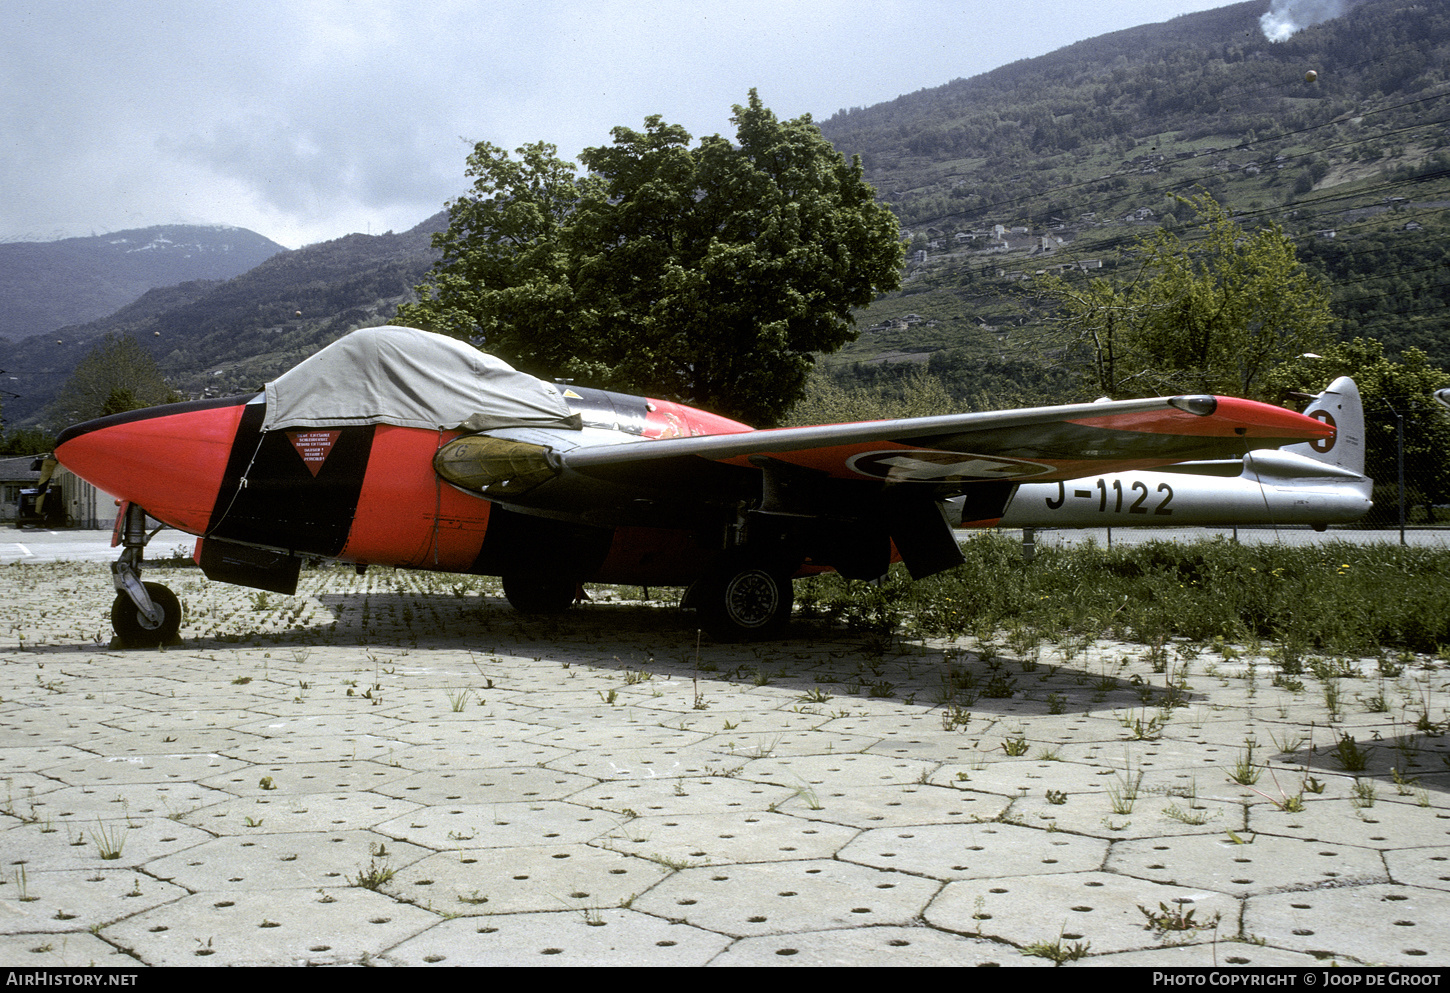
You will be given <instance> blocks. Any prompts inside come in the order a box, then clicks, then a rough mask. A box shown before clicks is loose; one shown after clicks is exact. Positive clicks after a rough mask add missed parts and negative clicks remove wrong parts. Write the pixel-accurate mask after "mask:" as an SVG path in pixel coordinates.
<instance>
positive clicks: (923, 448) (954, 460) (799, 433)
mask: <svg viewBox="0 0 1450 993" xmlns="http://www.w3.org/2000/svg"><path fill="white" fill-rule="evenodd" d="M1333 433H1334V429H1333V428H1332V427H1329V426H1327V425H1325V424H1323V423H1322V422H1319V421H1315V420H1311V419H1310V418H1307V417H1303V416H1302V415H1300V414H1297V413H1294V412H1293V411H1289V410H1285V409H1283V408H1280V407H1273V406H1270V405H1268V404H1262V403H1256V402H1254V401H1251V400H1240V399H1235V398H1229V397H1209V396H1183V397H1165V398H1157V399H1149V400H1122V401H1113V402H1099V403H1088V404H1071V405H1065V406H1056V407H1036V408H1029V409H1024V410H1006V411H992V412H986V413H972V414H949V415H945V416H939V417H920V418H910V419H905V420H889V421H868V422H861V423H854V424H827V425H820V426H815V427H805V428H780V429H775V430H765V431H747V432H742V433H739V434H725V435H710V436H706V437H696V438H670V439H662V440H654V441H642V442H639V443H637V444H624V445H619V444H610V445H589V444H587V443H586V444H583V445H581V446H579V447H576V448H572V449H570V450H568V451H563V452H559V453H558V454H559V459H560V462H561V463H562V467H563V468H564V469H566V470H570V471H573V472H577V473H581V474H583V475H586V476H588V475H594V476H614V475H616V474H617V472H618V471H619V470H625V471H627V472H628V473H629V474H630V475H632V476H634V477H635V478H636V479H640V478H641V477H643V478H645V479H649V477H654V476H660V475H663V476H666V477H667V476H669V475H671V474H672V473H673V472H674V471H677V470H676V469H672V468H670V467H671V466H675V467H679V466H681V465H682V460H683V462H689V461H692V460H706V461H710V462H716V463H726V464H733V465H736V466H742V467H745V466H756V467H760V466H762V465H764V464H773V465H782V464H784V465H793V466H797V467H799V468H801V469H804V470H814V472H815V473H816V474H821V475H825V476H829V477H832V478H837V479H855V480H876V481H880V482H887V483H908V484H909V483H927V484H937V485H942V484H947V485H953V484H966V483H973V482H979V481H984V480H1012V481H1022V480H1026V479H1033V480H1034V481H1038V482H1049V481H1055V480H1058V479H1074V478H1077V477H1079V476H1083V475H1086V474H1089V473H1096V472H1109V471H1114V470H1125V469H1146V468H1152V467H1154V466H1161V465H1168V464H1171V463H1175V462H1183V461H1189V460H1204V459H1215V458H1225V457H1230V456H1242V455H1243V454H1244V453H1245V452H1247V451H1249V450H1250V449H1254V448H1268V447H1278V446H1280V445H1287V444H1294V443H1296V442H1303V441H1309V440H1316V439H1321V438H1326V437H1330V436H1332V435H1333ZM652 464H657V465H652ZM650 482H654V483H659V482H667V480H663V479H650Z"/></svg>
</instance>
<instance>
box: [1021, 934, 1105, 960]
mask: <svg viewBox="0 0 1450 993" xmlns="http://www.w3.org/2000/svg"><path fill="white" fill-rule="evenodd" d="M1068 937H1069V935H1068V934H1067V932H1066V930H1063V931H1061V932H1059V933H1058V935H1057V937H1056V938H1055V939H1052V940H1050V941H1034V942H1033V943H1032V944H1030V945H1023V946H1022V954H1023V955H1029V956H1032V957H1033V958H1040V959H1050V960H1051V961H1052V962H1053V963H1054V964H1056V965H1062V963H1064V962H1075V961H1077V960H1078V959H1080V958H1082V957H1083V956H1084V955H1086V954H1087V953H1088V949H1089V948H1091V947H1092V942H1090V941H1073V942H1071V943H1070V944H1068V943H1066V942H1067V939H1068ZM1071 937H1073V938H1080V937H1082V936H1081V935H1072V936H1071Z"/></svg>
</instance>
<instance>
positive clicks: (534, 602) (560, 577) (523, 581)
mask: <svg viewBox="0 0 1450 993" xmlns="http://www.w3.org/2000/svg"><path fill="white" fill-rule="evenodd" d="M578 589H579V584H578V583H576V582H575V581H574V578H573V577H572V576H570V575H568V574H567V573H533V572H529V573H511V574H509V575H506V576H504V577H503V595H504V596H505V597H507V598H508V602H509V605H510V606H511V607H513V608H514V609H515V610H517V611H518V612H519V613H521V614H560V613H563V612H564V611H566V610H568V609H569V607H570V605H572V604H573V603H574V595H575V593H576V592H577V591H578Z"/></svg>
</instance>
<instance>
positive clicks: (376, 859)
mask: <svg viewBox="0 0 1450 993" xmlns="http://www.w3.org/2000/svg"><path fill="white" fill-rule="evenodd" d="M368 856H369V861H368V865H367V868H365V869H359V870H358V873H357V875H356V876H353V877H352V878H350V879H349V880H348V883H349V884H350V885H352V886H356V887H358V888H359V889H364V890H380V889H382V888H383V887H384V886H386V885H387V884H388V883H389V882H390V881H391V880H392V878H393V877H394V876H396V875H397V874H398V870H397V869H394V868H393V867H392V866H390V865H388V863H387V858H388V846H387V845H386V844H372V845H369V846H368Z"/></svg>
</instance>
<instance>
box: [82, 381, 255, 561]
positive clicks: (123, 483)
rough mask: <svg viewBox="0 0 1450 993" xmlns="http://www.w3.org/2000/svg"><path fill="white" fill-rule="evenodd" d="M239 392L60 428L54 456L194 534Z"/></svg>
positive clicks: (208, 505) (226, 446)
mask: <svg viewBox="0 0 1450 993" xmlns="http://www.w3.org/2000/svg"><path fill="white" fill-rule="evenodd" d="M245 403H246V401H245V398H241V399H239V398H232V399H230V400H226V401H198V402H196V403H180V404H170V405H167V406H164V407H148V408H146V409H144V410H133V411H129V412H127V413H124V414H113V415H111V416H109V417H101V418H98V419H96V420H93V421H86V422H84V423H81V424H77V425H75V426H73V427H70V428H67V429H66V430H65V431H63V432H62V433H61V435H60V438H59V439H57V441H56V447H55V458H56V460H57V461H59V462H60V464H61V465H63V466H65V467H66V468H67V469H69V470H70V471H71V472H73V473H75V474H76V475H77V476H79V477H80V478H82V479H84V480H85V481H86V482H88V483H90V484H91V485H93V486H95V487H96V488H97V489H98V490H101V491H102V492H104V493H108V494H110V495H111V496H114V497H118V498H120V499H122V500H129V501H131V502H132V503H136V504H139V505H140V506H142V507H144V508H145V509H146V511H147V513H149V514H150V515H151V516H152V517H154V518H156V519H157V520H159V521H164V522H165V523H167V524H169V525H171V526H172V527H176V528H180V529H181V530H183V531H189V532H191V533H193V534H200V533H202V532H204V531H206V529H207V524H208V522H209V520H210V518H211V513H212V508H213V506H214V505H215V504H216V498H217V493H218V492H219V491H220V489H221V485H222V480H223V478H224V477H225V475H226V468H227V460H228V458H229V457H230V455H231V450H232V443H233V441H234V440H235V439H236V436H237V429H238V427H239V425H240V423H241V420H242V414H243V412H244V411H245V410H246V406H245Z"/></svg>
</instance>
